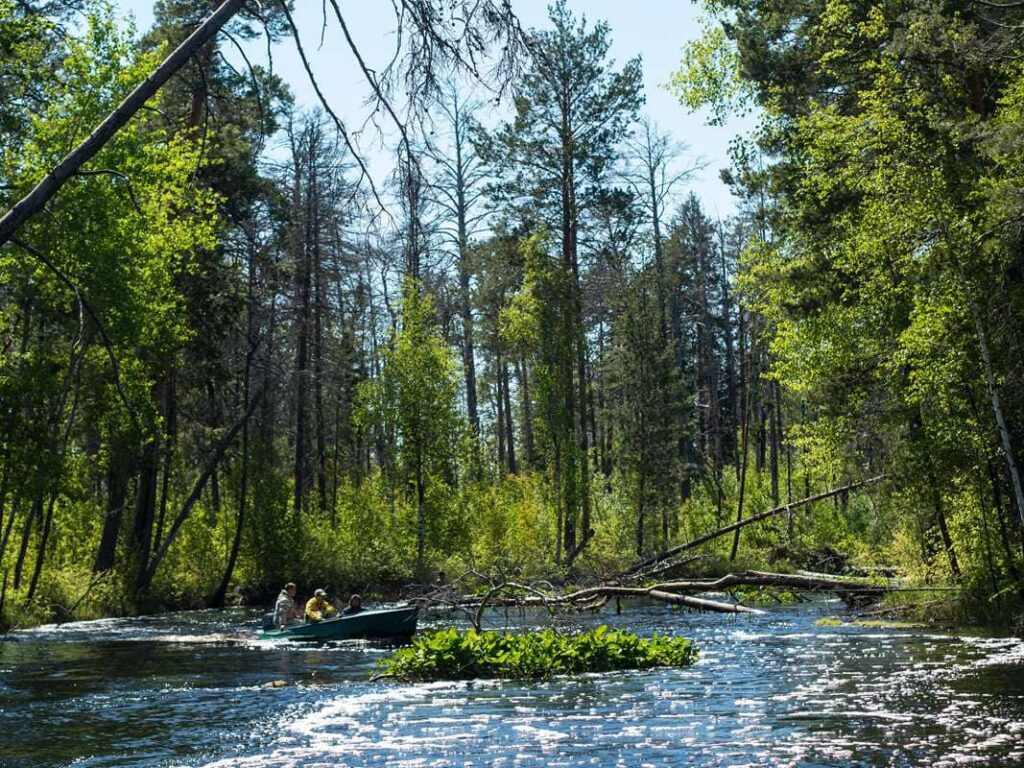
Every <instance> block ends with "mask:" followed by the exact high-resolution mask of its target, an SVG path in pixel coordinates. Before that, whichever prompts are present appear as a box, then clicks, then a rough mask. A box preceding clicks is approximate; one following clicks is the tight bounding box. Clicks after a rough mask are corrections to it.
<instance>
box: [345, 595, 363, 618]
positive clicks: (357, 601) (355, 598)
mask: <svg viewBox="0 0 1024 768" xmlns="http://www.w3.org/2000/svg"><path fill="white" fill-rule="evenodd" d="M361 610H363V599H362V598H361V597H359V595H352V597H350V598H349V599H348V605H347V606H345V610H343V611H342V613H343V614H345V615H346V616H351V615H352V614H353V613H359V612H360V611H361Z"/></svg>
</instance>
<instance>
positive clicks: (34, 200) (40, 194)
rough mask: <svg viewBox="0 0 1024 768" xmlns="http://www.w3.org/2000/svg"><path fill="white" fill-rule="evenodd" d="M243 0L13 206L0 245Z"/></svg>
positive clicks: (229, 3)
mask: <svg viewBox="0 0 1024 768" xmlns="http://www.w3.org/2000/svg"><path fill="white" fill-rule="evenodd" d="M243 5H244V0H224V2H223V3H222V4H221V5H220V7H219V8H217V9H216V10H215V11H214V12H213V13H212V14H210V15H209V16H208V17H207V18H206V20H205V21H203V23H202V24H200V25H199V26H198V27H196V29H195V31H194V32H193V33H192V34H191V35H189V36H188V37H187V38H186V39H185V41H184V42H182V44H181V45H179V46H178V47H177V48H175V49H174V51H172V52H171V54H170V55H169V56H168V57H167V58H166V59H164V61H163V63H161V64H160V66H159V67H157V68H156V69H155V70H153V72H152V73H151V74H150V75H149V77H147V78H146V79H145V80H143V81H142V82H141V83H139V84H138V85H137V86H136V87H135V88H134V89H133V90H132V92H131V93H129V94H128V95H127V96H126V97H125V98H124V100H123V101H122V102H121V103H120V104H118V105H117V108H116V109H114V111H113V112H111V113H110V114H109V115H107V117H106V119H104V120H103V122H102V123H100V124H99V125H98V126H96V128H95V130H93V132H92V133H90V134H89V136H88V138H86V139H85V140H84V141H83V142H82V143H81V144H79V145H78V146H77V147H75V148H74V149H73V150H72V151H71V152H70V154H68V155H67V156H66V157H65V158H64V159H63V160H61V161H60V163H59V164H58V165H57V167H56V168H54V169H53V170H52V171H50V172H49V173H48V174H46V175H45V176H44V177H43V178H42V180H41V181H40V182H39V183H38V184H37V185H36V186H35V188H34V189H33V190H32V191H31V192H29V193H28V194H27V195H25V196H24V197H23V198H22V199H21V200H19V201H18V202H17V203H15V204H14V207H12V208H11V209H10V210H9V211H7V213H5V214H4V216H3V218H0V245H3V244H4V243H6V242H7V241H8V240H10V239H11V237H13V235H14V233H15V232H17V231H18V228H19V227H20V226H21V225H22V224H24V223H25V222H26V221H27V220H28V219H29V218H31V217H32V216H34V215H35V214H36V213H38V212H39V211H41V210H42V209H43V207H44V206H45V205H46V204H47V203H48V202H49V201H50V198H52V197H53V196H54V195H55V194H57V190H59V189H60V188H61V187H62V186H63V185H64V182H66V181H67V180H68V179H70V178H71V177H72V176H73V175H74V173H75V172H76V171H77V170H78V169H79V168H81V167H82V166H83V165H85V163H87V162H89V160H91V159H92V158H93V157H94V156H95V155H96V153H97V152H99V151H100V150H101V149H102V148H103V146H104V145H105V144H106V143H107V142H108V141H110V139H111V137H113V135H114V134H115V133H117V132H118V131H119V130H120V129H121V128H122V127H123V126H124V124H125V123H127V122H128V121H129V120H131V119H132V117H133V116H134V115H135V113H136V112H138V111H139V110H140V109H142V107H143V105H144V104H145V103H146V102H147V101H149V99H150V98H152V97H153V96H154V95H155V94H156V92H157V91H158V90H160V87H161V86H162V85H163V84H164V83H166V82H167V81H168V80H170V79H171V76H172V75H174V73H175V72H177V71H178V70H179V69H181V67H182V66H183V65H184V64H185V62H187V61H188V60H189V58H191V57H192V56H193V55H195V52H196V51H198V50H199V49H200V48H202V47H203V45H205V44H206V42H207V41H208V40H210V38H212V37H213V36H214V35H216V34H217V32H219V31H220V29H221V27H223V26H224V25H225V24H226V23H227V22H228V21H229V20H230V19H231V17H232V16H234V15H235V14H236V13H238V11H239V10H241V8H242V6H243Z"/></svg>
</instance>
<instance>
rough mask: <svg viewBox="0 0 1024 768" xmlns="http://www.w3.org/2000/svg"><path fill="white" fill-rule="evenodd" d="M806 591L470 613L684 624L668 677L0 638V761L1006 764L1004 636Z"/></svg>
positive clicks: (212, 627)
mask: <svg viewBox="0 0 1024 768" xmlns="http://www.w3.org/2000/svg"><path fill="white" fill-rule="evenodd" d="M825 601H826V595H824V594H821V595H816V596H815V603H814V604H812V605H804V606H799V607H785V608H777V609H771V610H768V611H766V612H764V613H760V614H754V615H751V614H746V615H727V614H707V613H691V612H687V611H680V610H678V609H676V608H673V607H671V606H668V605H664V604H661V603H653V604H637V603H633V602H631V603H624V604H623V611H622V613H621V615H615V614H614V613H613V612H610V611H607V610H606V611H605V612H603V613H602V614H600V615H596V616H593V615H589V614H587V615H578V614H577V615H573V616H559V617H554V618H552V617H551V616H550V615H549V614H548V613H547V612H546V611H544V610H543V609H529V610H527V611H525V613H523V612H520V611H519V610H518V609H515V610H509V611H508V614H507V616H506V612H505V610H504V609H499V610H488V611H487V613H486V615H485V617H484V618H485V625H489V626H492V627H494V626H497V627H504V626H506V624H508V625H509V626H511V627H512V628H519V627H530V626H541V625H544V626H546V625H548V623H549V622H550V621H552V620H557V621H564V622H573V623H571V624H567V625H565V626H564V627H563V628H564V629H567V630H569V629H572V628H575V627H585V626H592V625H595V624H597V623H608V624H610V625H612V626H615V627H621V628H626V629H630V630H632V631H635V632H637V633H640V634H650V633H654V632H658V633H672V634H679V635H685V636H687V637H690V638H692V639H693V640H694V642H695V643H696V644H697V645H698V646H699V647H700V649H701V654H702V655H701V659H700V661H699V662H698V663H697V664H696V665H694V666H693V667H689V668H686V669H678V670H677V669H662V670H656V671H649V672H643V673H614V674H605V675H590V676H581V677H577V678H560V679H554V680H550V681H546V682H543V683H530V684H524V683H520V682H494V681H491V682H479V681H478V682H472V683H444V684H427V685H403V684H396V683H389V682H383V681H381V682H370V680H369V676H370V673H371V671H372V670H373V668H374V664H375V662H376V660H377V659H378V658H380V657H381V655H382V654H384V653H386V652H387V649H385V648H381V647H378V646H374V645H368V644H365V643H351V642H350V643H339V644H335V645H325V646H313V647H305V646H295V645H294V644H287V643H275V642H261V641H259V640H257V639H256V632H255V616H250V615H249V614H246V613H244V612H241V611H239V612H227V613H218V612H200V613H186V614H171V615H166V616H158V617H149V618H142V619H132V620H105V621H100V622H90V623H82V624H69V625H65V626H62V627H57V628H55V627H49V628H47V627H43V628H39V629H36V630H32V631H27V632H17V633H13V634H11V635H8V636H5V637H3V638H2V639H0V765H3V766H4V768H28V767H29V766H32V768H52V767H55V766H68V765H72V764H73V765H74V766H76V768H80V767H85V768H98V767H99V766H104V767H107V766H110V767H113V766H117V767H118V768H120V767H121V766H127V765H131V766H143V767H145V768H154V767H156V766H161V767H164V766H207V767H208V768H284V767H285V766H289V767H294V768H306V767H310V768H311V767H312V766H326V765H331V766H334V765H342V766H368V765H407V766H414V765H415V766H421V765H422V766H509V767H510V768H511V766H548V765H562V766H567V765H599V766H600V765H609V766H613V765H626V766H634V765H651V766H681V765H700V766H751V765H757V766H761V765H778V766H837V767H838V766H843V767H844V768H845V767H846V766H891V765H899V766H917V765H920V766H959V765H965V764H969V765H971V766H1007V765H1021V764H1024V665H1022V662H1024V643H1022V642H1021V641H1020V640H1018V639H1015V638H1009V637H993V636H986V635H983V634H977V633H967V632H939V631H934V630H928V629H872V628H858V627H853V626H841V627H831V626H817V625H816V624H815V621H816V620H817V619H820V618H822V617H828V616H830V615H832V612H833V611H839V610H840V609H841V604H839V603H838V602H836V601H831V602H825ZM839 615H841V614H839ZM246 622H249V623H248V624H247V623H246ZM425 623H426V625H427V626H428V627H429V625H430V621H429V620H428V621H427V622H425ZM447 623H448V622H447V621H446V622H445V624H447Z"/></svg>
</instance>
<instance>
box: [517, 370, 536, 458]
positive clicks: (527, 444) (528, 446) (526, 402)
mask: <svg viewBox="0 0 1024 768" xmlns="http://www.w3.org/2000/svg"><path fill="white" fill-rule="evenodd" d="M516 373H517V378H518V379H519V397H520V398H521V402H522V408H523V419H522V421H523V449H524V450H525V451H526V464H527V466H529V467H530V468H536V466H537V458H536V454H535V452H534V447H533V402H532V401H531V400H530V378H529V377H530V371H529V369H528V368H527V365H526V358H525V356H524V355H520V356H519V360H518V362H517V363H516Z"/></svg>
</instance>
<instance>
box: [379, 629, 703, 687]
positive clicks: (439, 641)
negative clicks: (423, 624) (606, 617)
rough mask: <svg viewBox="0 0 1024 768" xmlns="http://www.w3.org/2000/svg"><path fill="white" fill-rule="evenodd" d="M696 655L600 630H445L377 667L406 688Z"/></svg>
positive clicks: (645, 665)
mask: <svg viewBox="0 0 1024 768" xmlns="http://www.w3.org/2000/svg"><path fill="white" fill-rule="evenodd" d="M696 660H697V650H696V648H694V647H693V644H692V643H691V642H690V641H689V640H687V639H686V638H682V637H667V636H662V635H655V636H653V637H649V638H642V637H638V636H637V635H635V634H633V633H631V632H625V631H622V630H609V629H608V627H606V626H600V627H598V628H597V629H594V630H591V631H589V632H583V633H580V634H577V635H561V634H557V633H555V632H553V631H551V630H543V631H540V632H528V633H525V634H521V635H514V634H505V633H501V632H474V631H470V630H467V631H460V630H458V629H455V628H451V629H444V630H440V631H438V632H431V633H427V634H423V635H419V636H417V637H416V638H415V640H414V641H413V643H412V645H410V646H408V647H405V648H400V649H398V650H397V651H395V652H394V653H392V654H391V655H390V656H388V657H386V658H385V659H383V660H381V661H380V662H379V663H378V670H379V672H380V674H381V676H382V677H389V678H394V679H398V680H406V681H410V682H420V681H429V680H466V679H474V678H519V679H533V680H536V679H542V678H547V677H552V676H554V675H573V674H581V673H585V672H611V671H614V670H620V669H650V668H652V667H685V666H689V665H690V664H693V663H694V662H695V661H696Z"/></svg>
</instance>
